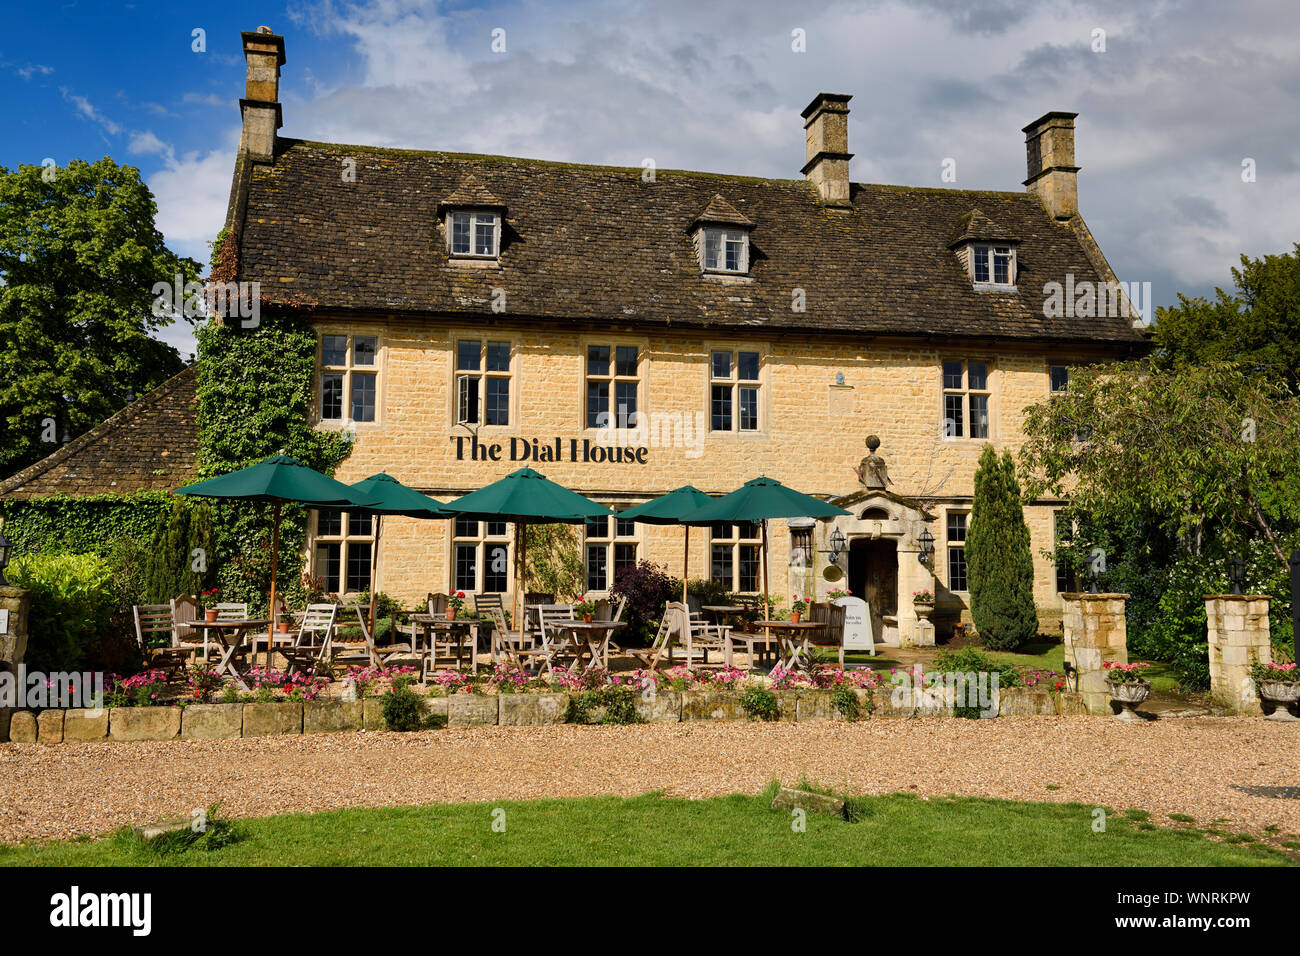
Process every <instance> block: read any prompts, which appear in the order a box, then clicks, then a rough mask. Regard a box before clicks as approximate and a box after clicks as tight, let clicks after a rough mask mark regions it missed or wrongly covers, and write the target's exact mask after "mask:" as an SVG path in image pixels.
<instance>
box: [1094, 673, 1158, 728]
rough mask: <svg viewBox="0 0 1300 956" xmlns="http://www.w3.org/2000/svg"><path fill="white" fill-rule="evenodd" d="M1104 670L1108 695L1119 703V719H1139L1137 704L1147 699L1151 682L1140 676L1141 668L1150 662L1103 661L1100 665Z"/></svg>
mask: <svg viewBox="0 0 1300 956" xmlns="http://www.w3.org/2000/svg"><path fill="white" fill-rule="evenodd" d="M1101 666H1102V667H1103V668H1104V669H1105V671H1106V684H1107V686H1108V687H1109V688H1110V696H1111V699H1112V700H1114V701H1118V703H1119V705H1120V710H1119V713H1118V714H1116V716H1117V717H1119V719H1120V720H1141V719H1142V718H1141V717H1139V716H1138V715H1137V713H1136V710H1137V705H1138V704H1140V703H1142V702H1143V701H1144V700H1146V699H1147V695H1148V694H1150V693H1151V682H1150V681H1149V680H1146V679H1144V678H1143V677H1142V668H1144V667H1150V666H1151V665H1150V664H1147V663H1144V662H1141V661H1138V662H1135V663H1132V664H1120V663H1117V662H1115V661H1104V662H1103V663H1102V665H1101Z"/></svg>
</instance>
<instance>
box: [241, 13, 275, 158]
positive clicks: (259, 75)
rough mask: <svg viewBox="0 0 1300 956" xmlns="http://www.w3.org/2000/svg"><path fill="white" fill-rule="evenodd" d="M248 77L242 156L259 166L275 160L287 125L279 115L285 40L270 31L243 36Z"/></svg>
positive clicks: (244, 34) (263, 28) (245, 94)
mask: <svg viewBox="0 0 1300 956" xmlns="http://www.w3.org/2000/svg"><path fill="white" fill-rule="evenodd" d="M240 37H242V38H243V41H244V62H245V63H246V64H247V73H246V76H245V82H244V98H243V99H241V100H240V101H239V111H240V114H241V115H242V117H243V120H244V132H243V137H242V138H241V140H240V143H239V151H240V153H241V154H243V155H246V156H248V157H249V158H250V159H253V160H256V161H259V162H268V163H269V162H271V161H272V160H274V158H275V131H276V130H278V129H279V128H280V127H281V126H283V125H284V122H283V118H282V116H281V113H280V67H281V66H283V65H284V37H282V36H277V35H276V34H274V33H272V32H271V28H270V27H266V26H263V27H258V28H257V31H256V32H255V33H241V34H240Z"/></svg>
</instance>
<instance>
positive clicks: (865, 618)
mask: <svg viewBox="0 0 1300 956" xmlns="http://www.w3.org/2000/svg"><path fill="white" fill-rule="evenodd" d="M835 603H836V604H838V605H839V606H840V607H842V608H844V649H845V650H846V651H870V652H871V653H873V654H874V653H875V652H876V642H875V639H874V637H873V635H872V633H871V608H870V607H869V606H868V605H867V602H866V601H864V600H862V598H860V597H852V596H849V597H842V598H836V599H835Z"/></svg>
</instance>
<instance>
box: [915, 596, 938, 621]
mask: <svg viewBox="0 0 1300 956" xmlns="http://www.w3.org/2000/svg"><path fill="white" fill-rule="evenodd" d="M912 610H913V611H915V612H916V619H917V620H918V621H928V620H930V615H931V614H933V613H934V605H933V604H930V603H929V602H925V603H922V602H920V601H915V602H913V604H912Z"/></svg>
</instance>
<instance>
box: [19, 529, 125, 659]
mask: <svg viewBox="0 0 1300 956" xmlns="http://www.w3.org/2000/svg"><path fill="white" fill-rule="evenodd" d="M6 575H7V577H8V578H9V580H10V582H11V583H13V584H16V585H18V586H19V587H23V588H27V589H28V590H29V591H31V592H32V610H31V624H30V625H29V627H28V642H27V654H26V657H25V658H24V662H25V663H26V665H27V668H28V670H33V671H36V670H39V671H45V672H47V673H50V672H53V671H73V670H83V669H85V667H86V665H87V663H88V661H89V660H90V659H91V657H92V654H91V651H92V649H93V648H94V646H95V644H96V643H97V642H98V641H100V640H101V639H103V638H105V637H107V636H108V635H109V633H110V631H111V627H112V622H113V611H114V609H115V606H116V601H115V599H114V593H113V569H112V567H111V566H110V565H109V563H108V561H107V560H105V559H104V558H101V557H99V556H98V555H93V554H37V555H19V556H18V557H16V558H14V560H13V563H12V564H10V565H9V567H8V568H7V569H6Z"/></svg>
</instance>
